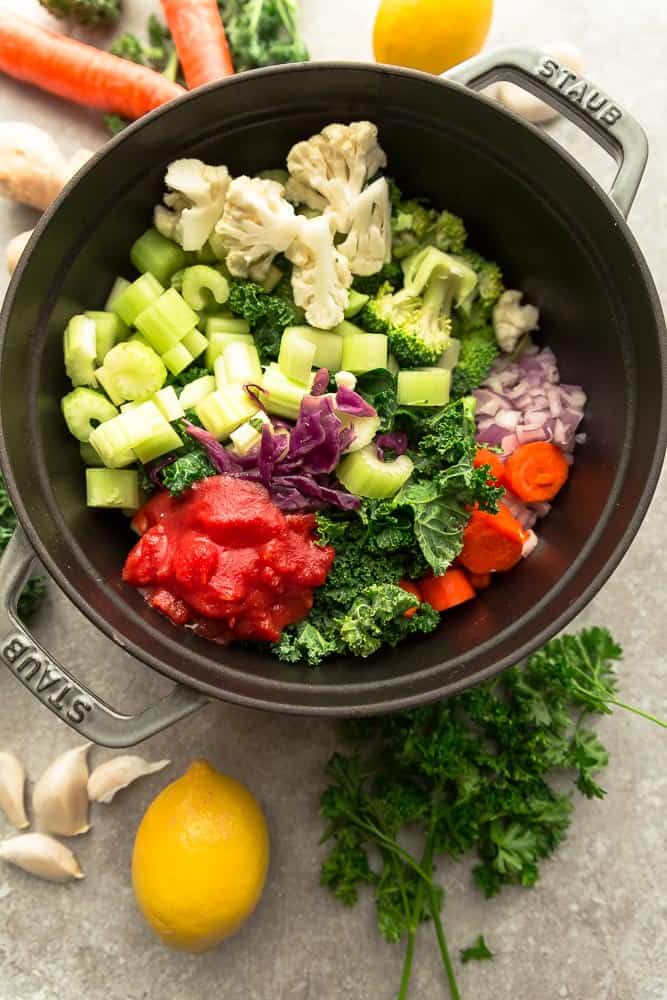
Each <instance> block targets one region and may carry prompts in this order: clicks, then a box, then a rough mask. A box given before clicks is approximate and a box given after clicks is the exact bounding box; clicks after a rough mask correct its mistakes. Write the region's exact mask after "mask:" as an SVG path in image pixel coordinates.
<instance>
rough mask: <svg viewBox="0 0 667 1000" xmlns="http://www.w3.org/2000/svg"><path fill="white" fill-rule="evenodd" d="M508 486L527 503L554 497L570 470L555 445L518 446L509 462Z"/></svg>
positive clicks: (506, 475) (506, 482) (534, 444)
mask: <svg viewBox="0 0 667 1000" xmlns="http://www.w3.org/2000/svg"><path fill="white" fill-rule="evenodd" d="M504 472H505V479H504V481H505V485H506V486H507V488H508V489H509V490H511V491H512V493H513V494H514V495H515V496H517V497H518V498H519V500H523V501H524V503H542V502H544V501H545V500H553V498H554V497H555V496H556V494H557V493H558V491H559V490H560V488H561V487H562V486H563V485H564V483H565V482H566V480H567V477H568V475H569V473H570V467H569V465H568V464H567V461H566V459H565V455H564V454H563V452H562V451H561V450H560V448H557V447H556V445H555V444H547V442H546V441H534V442H533V443H532V444H523V445H521V447H520V448H517V449H516V451H515V452H513V453H512V454H511V455H510V457H509V458H508V459H507V462H506V463H505V469H504Z"/></svg>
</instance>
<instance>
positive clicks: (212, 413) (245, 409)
mask: <svg viewBox="0 0 667 1000" xmlns="http://www.w3.org/2000/svg"><path fill="white" fill-rule="evenodd" d="M258 410H259V406H258V405H257V403H256V402H255V400H254V399H252V398H251V397H250V396H249V395H248V393H247V392H246V391H245V389H244V388H243V386H242V385H238V384H235V385H225V386H223V387H222V389H216V391H215V392H212V393H211V394H210V396H206V397H205V398H204V399H202V400H201V402H199V403H197V406H196V407H195V412H196V414H197V416H198V417H199V419H200V420H201V422H202V424H203V425H204V427H205V428H206V430H207V431H210V432H211V434H213V435H215V437H216V438H217V439H218V440H219V441H222V440H224V439H225V438H227V437H229V435H230V434H231V432H232V431H235V430H236V428H237V427H240V426H241V424H243V423H245V421H246V420H248V419H249V417H252V416H254V414H255V413H257V411H258Z"/></svg>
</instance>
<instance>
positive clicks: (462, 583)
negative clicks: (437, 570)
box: [419, 569, 475, 611]
mask: <svg viewBox="0 0 667 1000" xmlns="http://www.w3.org/2000/svg"><path fill="white" fill-rule="evenodd" d="M419 586H420V587H421V592H422V595H423V597H424V600H425V601H426V603H427V604H430V605H431V607H432V608H435V610H436V611H447V609H448V608H454V607H456V605H457V604H463V602H464V601H469V600H470V598H471V597H474V596H475V591H474V590H473V589H472V587H471V586H470V582H469V581H468V577H467V576H466V575H465V573H464V572H463V570H460V569H448V570H447V572H446V573H443V575H442V576H425V577H424V579H423V580H420V582H419Z"/></svg>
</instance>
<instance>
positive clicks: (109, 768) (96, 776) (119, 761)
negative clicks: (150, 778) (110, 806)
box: [88, 754, 171, 802]
mask: <svg viewBox="0 0 667 1000" xmlns="http://www.w3.org/2000/svg"><path fill="white" fill-rule="evenodd" d="M168 764H171V761H170V760H158V761H156V762H155V763H154V764H149V763H148V761H147V760H144V758H143V757H135V756H133V755H132V754H127V755H125V756H122V757H113V758H112V759H111V760H107V761H105V763H104V764H100V765H99V767H96V768H95V770H94V771H93V773H92V774H91V776H90V778H89V779H88V798H89V799H90V801H91V802H111V800H112V799H113V797H114V795H115V794H116V792H119V791H120V790H121V788H127V786H128V785H131V784H132V782H133V781H136V780H137V778H143V777H144V776H145V775H147V774H155V773H156V771H161V770H162V769H163V768H164V767H167V765H168Z"/></svg>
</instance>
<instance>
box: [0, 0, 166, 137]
mask: <svg viewBox="0 0 667 1000" xmlns="http://www.w3.org/2000/svg"><path fill="white" fill-rule="evenodd" d="M0 72H2V73H6V74H7V75H8V76H13V77H14V78H15V79H17V80H25V82H26V83H32V84H34V86H36V87H40V88H41V89H42V90H48V91H49V92H50V93H52V94H58V96H59V97H64V98H65V99H66V100H68V101H75V102H76V103H77V104H85V105H86V106H87V107H90V108H100V109H101V110H102V111H115V112H116V113H117V114H119V115H123V117H125V118H140V117H141V116H142V115H144V114H146V112H147V111H152V110H153V108H157V107H159V106H160V105H161V104H165V103H166V102H167V101H171V100H172V98H174V97H178V96H179V95H180V94H184V93H185V91H184V89H183V87H179V86H178V84H176V83H172V82H171V81H170V80H167V79H166V78H165V77H164V76H162V75H161V74H160V73H156V72H155V71H154V70H152V69H148V68H147V67H146V66H138V65H137V64H136V63H133V62H129V61H128V60H127V59H121V58H120V57H119V56H114V55H112V54H111V53H110V52H104V51H103V50H102V49H96V48H94V46H92V45H85V44H84V43H83V42H77V41H75V39H73V38H67V37H66V36H65V35H59V34H58V33H57V32H55V31H49V30H48V29H47V28H40V26H39V25H38V24H33V23H32V22H31V21H24V20H23V19H22V18H20V17H15V16H14V15H13V14H11V15H6V16H3V17H0Z"/></svg>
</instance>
